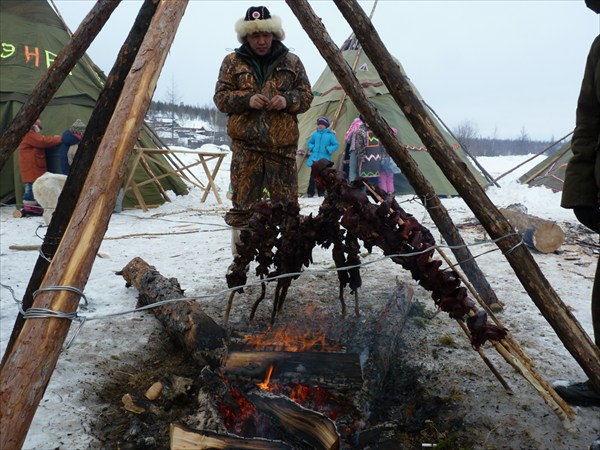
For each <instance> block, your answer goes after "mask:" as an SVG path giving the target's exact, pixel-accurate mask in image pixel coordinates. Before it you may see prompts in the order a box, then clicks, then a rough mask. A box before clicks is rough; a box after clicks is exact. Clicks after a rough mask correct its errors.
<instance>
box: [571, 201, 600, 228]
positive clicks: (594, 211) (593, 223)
mask: <svg viewBox="0 0 600 450" xmlns="http://www.w3.org/2000/svg"><path fill="white" fill-rule="evenodd" d="M573 212H574V213H575V217H577V220H579V222H581V223H582V224H583V225H585V226H586V227H588V228H589V229H591V230H594V231H595V232H596V233H600V208H598V207H597V206H576V207H575V208H573Z"/></svg>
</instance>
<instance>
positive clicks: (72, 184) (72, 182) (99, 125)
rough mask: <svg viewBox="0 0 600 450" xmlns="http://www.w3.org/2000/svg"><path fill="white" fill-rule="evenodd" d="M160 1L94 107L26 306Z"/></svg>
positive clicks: (136, 30) (138, 22)
mask: <svg viewBox="0 0 600 450" xmlns="http://www.w3.org/2000/svg"><path fill="white" fill-rule="evenodd" d="M157 4H158V0H145V1H144V4H143V5H142V7H141V8H140V12H139V13H138V16H137V17H136V19H135V23H134V24H133V26H132V28H131V31H130V32H129V35H128V36H127V39H126V41H125V43H124V44H123V46H122V47H121V50H120V51H119V54H118V55H117V59H116V61H115V64H114V66H113V68H112V70H111V72H110V74H109V75H108V78H107V80H106V84H105V86H104V89H103V90H102V92H101V93H100V96H99V97H98V99H97V101H96V106H95V107H94V110H93V112H92V115H91V117H90V120H89V122H88V125H87V128H86V133H85V134H84V135H83V138H82V139H81V142H80V143H79V151H78V152H77V158H75V160H74V161H73V168H74V170H72V171H71V174H70V176H69V177H68V178H67V180H66V182H65V186H64V187H63V190H62V192H61V194H60V197H59V199H58V204H57V206H56V211H55V212H54V216H53V217H52V221H51V222H50V225H49V226H48V230H47V231H46V236H45V237H44V243H43V244H42V247H41V253H42V255H40V257H39V258H38V260H37V262H36V264H35V267H34V269H33V273H32V275H31V278H30V279H29V284H28V285H27V289H26V291H25V294H24V296H23V301H22V307H23V309H29V308H31V305H32V304H33V293H34V292H35V291H37V290H38V289H39V287H40V283H41V282H42V280H43V279H44V277H45V276H46V271H47V270H48V265H49V260H50V259H52V258H53V257H54V254H55V253H56V250H57V248H58V244H59V243H60V241H61V240H62V237H63V235H64V232H65V230H66V229H67V226H68V224H69V221H70V219H71V216H72V215H73V210H74V209H75V204H76V202H77V199H78V198H79V194H80V193H81V190H82V188H83V184H84V183H85V180H86V178H87V175H88V173H89V171H90V167H91V166H92V163H93V162H94V159H95V157H96V151H97V150H98V147H99V145H100V141H101V140H102V136H104V133H105V132H106V128H107V127H108V123H109V122H110V119H111V117H112V115H113V113H114V111H115V108H116V105H117V101H118V100H119V96H120V95H121V91H122V90H123V86H124V84H125V78H126V77H127V74H128V73H129V71H130V70H131V66H132V65H133V61H134V60H135V57H136V55H137V53H138V50H139V49H140V46H141V45H142V41H143V39H144V36H145V35H146V32H147V31H148V27H149V26H150V21H151V20H152V16H153V15H154V12H155V11H156V6H157ZM24 323H25V319H24V318H23V316H21V315H18V316H17V318H16V320H15V325H14V327H13V331H12V333H11V336H10V339H9V341H8V344H7V346H6V351H5V353H4V356H3V358H2V362H1V363H0V371H1V370H2V366H4V364H5V362H6V356H7V355H8V354H10V353H11V348H12V346H13V345H14V343H15V340H16V338H17V336H18V335H19V333H20V331H21V328H22V327H23V324H24Z"/></svg>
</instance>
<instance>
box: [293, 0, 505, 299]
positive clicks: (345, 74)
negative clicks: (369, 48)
mask: <svg viewBox="0 0 600 450" xmlns="http://www.w3.org/2000/svg"><path fill="white" fill-rule="evenodd" d="M286 3H287V4H288V6H289V7H290V9H291V10H292V11H293V12H294V14H295V15H296V17H297V18H298V20H299V21H300V24H301V25H302V27H303V28H304V30H305V31H306V32H307V34H308V35H309V36H310V38H311V39H312V41H313V42H314V44H315V45H316V47H317V48H318V50H319V52H320V53H321V55H322V56H323V58H324V59H325V60H326V61H327V64H328V65H329V67H330V69H331V70H332V72H333V73H334V75H335V76H336V78H337V79H338V82H339V83H340V85H341V86H342V87H343V88H344V92H346V93H347V94H348V97H350V99H351V100H352V103H354V105H355V106H356V107H357V108H358V110H359V112H360V113H361V114H362V115H363V116H364V117H366V118H367V120H368V122H369V125H371V127H372V128H373V130H375V133H376V134H377V136H378V137H379V139H381V141H382V143H383V145H384V146H385V148H386V150H387V152H388V153H389V154H390V156H392V158H393V159H394V161H395V162H396V164H398V167H400V169H401V170H402V173H403V174H404V175H405V176H406V177H407V179H408V181H409V182H410V184H411V185H412V187H413V188H414V189H415V191H416V192H417V194H418V195H419V197H420V199H421V201H422V203H423V205H424V206H425V207H426V209H427V212H428V213H429V214H430V216H431V218H432V219H433V221H434V222H435V224H436V226H437V227H438V229H439V230H440V233H442V236H443V237H444V240H445V241H446V242H447V243H448V244H450V245H452V246H453V248H452V252H453V253H454V255H455V256H456V260H457V261H460V266H461V267H462V269H463V271H464V272H465V274H466V275H467V277H469V280H471V282H472V283H473V284H474V285H475V286H476V287H477V290H478V291H479V292H481V294H482V296H483V298H485V301H486V303H487V304H489V305H492V304H494V303H498V299H497V297H496V294H495V293H494V291H493V290H492V288H491V286H490V284H489V283H488V281H487V279H486V278H485V276H484V275H483V272H482V271H481V269H480V268H479V267H478V266H477V263H476V262H475V259H474V258H473V255H472V254H471V252H470V250H469V249H468V247H467V246H466V244H465V242H464V240H463V239H462V237H461V235H460V233H459V232H458V229H457V228H456V226H455V225H454V223H453V222H452V219H451V218H450V216H449V215H448V211H447V210H446V208H445V207H444V205H442V203H441V201H440V199H439V197H438V196H437V195H436V193H435V190H434V189H433V186H432V185H431V183H429V181H428V180H427V178H426V177H425V176H424V175H423V173H422V172H421V170H420V169H419V166H418V165H417V163H416V162H415V161H414V159H412V157H411V156H410V154H409V152H408V150H407V149H406V148H404V147H402V146H401V145H400V143H399V142H398V139H397V138H396V136H395V135H394V133H393V132H392V130H391V128H390V127H389V125H388V123H387V122H386V121H385V120H384V119H383V118H382V117H381V116H380V115H379V114H378V112H377V110H376V109H375V107H374V106H373V105H372V104H371V103H370V102H369V100H368V99H367V97H366V95H365V92H364V90H363V88H362V87H361V86H360V83H359V82H358V80H357V79H356V75H355V74H354V72H352V70H351V69H350V67H349V65H348V63H347V62H346V60H345V59H344V58H343V57H342V55H341V54H340V52H339V49H338V48H337V46H336V45H335V43H334V42H333V41H332V40H331V37H330V36H329V34H328V33H327V31H326V30H325V27H324V25H323V23H322V22H321V19H319V18H318V17H317V16H316V14H315V13H314V11H313V10H312V9H311V7H310V5H309V4H308V2H307V1H306V0H301V1H294V0H286ZM356 7H357V8H359V9H360V6H358V5H356ZM370 59H371V61H373V58H370ZM365 112H368V115H365V114H364V113H365ZM461 164H462V163H461ZM464 170H467V169H466V168H464Z"/></svg>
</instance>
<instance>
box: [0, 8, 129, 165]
mask: <svg viewBox="0 0 600 450" xmlns="http://www.w3.org/2000/svg"><path fill="white" fill-rule="evenodd" d="M119 3H120V0H106V1H103V2H97V3H96V4H95V5H94V7H93V8H92V10H91V11H90V12H89V13H88V15H87V16H86V17H85V19H83V22H81V25H80V27H79V28H78V29H77V31H76V32H75V34H74V35H73V38H72V39H71V40H70V41H69V43H68V44H67V45H66V46H65V48H63V49H62V50H61V52H60V53H59V54H58V56H57V57H56V59H55V60H54V62H53V63H52V65H51V66H50V68H49V69H48V70H47V71H46V72H44V75H43V76H42V78H41V79H40V81H39V82H38V83H37V85H36V86H35V87H34V88H33V90H32V91H31V94H30V95H29V97H28V98H27V100H26V101H25V103H24V104H23V106H22V107H21V109H19V111H18V112H17V114H15V116H14V118H13V120H12V122H11V123H10V125H9V127H8V128H7V129H6V131H5V132H4V133H3V134H2V136H0V168H2V167H4V164H5V163H6V161H8V159H9V158H10V156H11V155H12V154H13V152H14V151H15V149H16V148H17V147H18V145H19V143H20V142H21V141H22V140H23V137H24V136H25V134H27V132H28V131H29V129H30V128H31V126H32V125H33V123H34V122H35V121H36V120H37V118H38V117H39V116H40V114H41V113H42V111H43V110H44V108H45V107H46V106H47V105H48V103H49V102H50V100H52V97H53V96H54V94H56V91H58V89H59V88H60V86H61V85H62V83H63V81H64V80H65V78H66V77H67V76H68V75H69V72H70V71H71V70H72V69H73V67H75V65H76V64H77V61H79V59H80V58H81V57H82V56H83V55H84V54H85V51H86V49H87V48H88V47H89V46H90V43H91V42H92V41H93V40H94V38H95V37H96V36H97V35H98V33H99V32H100V30H101V29H102V27H103V26H104V24H105V23H106V21H107V20H108V18H109V17H110V15H111V14H112V12H113V11H114V10H115V8H116V7H117V6H118V5H119Z"/></svg>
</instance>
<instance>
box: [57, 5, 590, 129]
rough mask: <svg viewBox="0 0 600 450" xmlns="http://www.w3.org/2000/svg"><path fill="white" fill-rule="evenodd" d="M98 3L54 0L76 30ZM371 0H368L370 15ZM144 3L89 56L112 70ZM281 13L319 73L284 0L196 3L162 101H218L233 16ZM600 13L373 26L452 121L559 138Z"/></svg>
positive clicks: (422, 11) (486, 11) (338, 30)
mask: <svg viewBox="0 0 600 450" xmlns="http://www.w3.org/2000/svg"><path fill="white" fill-rule="evenodd" d="M93 3H94V2H93V1H91V0H55V4H56V5H57V7H58V9H59V11H60V12H61V14H62V15H63V17H64V19H65V21H66V23H67V25H68V26H69V27H70V28H71V29H72V30H73V31H75V29H76V28H77V27H78V25H79V23H80V22H81V20H82V19H83V18H84V17H85V15H86V14H87V13H88V12H89V10H90V9H91V8H92V6H93ZM309 3H310V4H311V6H312V8H313V9H314V10H315V12H316V13H317V15H318V16H319V17H321V19H322V21H323V23H324V24H325V26H326V28H327V30H328V32H329V34H330V35H331V37H332V38H333V40H334V41H335V42H336V43H338V45H341V44H342V42H343V41H344V40H345V39H346V38H347V37H348V36H349V35H350V33H351V29H350V26H349V25H348V24H347V23H346V21H345V20H344V18H343V17H342V15H341V14H340V12H339V11H338V9H337V7H336V6H335V3H333V1H331V0H317V1H315V0H312V1H309ZM373 4H374V2H373V1H360V5H361V6H362V7H363V9H364V10H365V11H366V12H367V14H370V12H371V9H372V7H373ZM140 5H141V1H138V0H123V2H122V4H121V5H119V7H118V8H117V9H116V11H115V12H114V13H113V15H112V16H111V18H110V19H109V21H108V23H107V24H106V25H105V27H104V29H103V30H102V31H101V32H100V34H99V35H98V37H97V38H96V40H95V41H94V43H93V44H92V45H91V47H90V49H89V51H88V54H89V55H90V56H91V58H92V59H93V60H94V62H95V63H96V64H97V65H98V66H100V67H101V68H102V69H103V70H104V71H105V73H107V74H108V72H109V71H110V69H111V67H112V65H113V63H114V61H115V58H116V55H117V53H118V50H119V48H120V46H121V45H122V43H123V41H124V40H125V37H126V36H127V33H128V32H129V30H130V28H131V25H132V24H133V21H134V19H135V16H136V14H137V12H138V10H139V8H140ZM258 5H265V6H267V7H268V8H269V10H270V11H271V14H275V15H279V16H280V17H281V19H282V21H283V28H284V30H285V32H286V39H285V41H284V43H285V44H286V45H287V46H288V47H289V48H290V49H292V51H293V52H294V53H297V54H298V55H299V56H300V57H301V59H302V61H303V62H304V65H305V67H306V70H307V72H308V76H309V78H310V80H311V82H315V81H316V80H317V78H318V77H319V75H320V74H321V72H322V71H323V69H324V67H325V62H324V60H323V59H322V57H321V55H320V54H319V52H318V50H317V49H316V47H315V46H314V44H313V43H312V41H311V40H310V38H309V37H308V36H307V35H306V33H305V32H304V30H303V29H302V27H301V26H300V23H299V22H298V19H297V18H296V17H295V16H294V14H293V13H292V12H291V10H290V9H289V7H288V6H287V4H286V3H285V2H284V1H283V0H279V1H262V2H261V1H260V0H251V1H235V0H219V1H213V0H190V1H189V4H188V7H187V9H186V13H185V15H184V17H183V19H182V22H181V24H180V27H179V29H178V32H177V36H176V38H175V41H174V43H173V46H172V47H171V51H170V54H169V56H168V58H167V61H166V63H165V66H164V68H163V71H162V74H161V78H160V81H159V84H158V87H157V90H156V92H155V94H154V100H163V101H165V100H167V99H168V92H169V90H170V89H171V88H172V87H173V86H174V87H175V90H176V92H177V94H178V96H179V97H180V98H181V101H183V102H184V103H186V104H191V105H212V104H213V103H212V96H213V91H214V87H215V81H216V79H217V75H218V72H219V67H220V64H221V61H222V60H223V57H224V56H225V55H226V54H227V53H229V52H230V51H231V50H232V49H233V48H235V47H238V46H239V43H238V42H237V39H236V36H235V32H234V29H233V28H234V24H235V21H236V20H238V19H239V18H241V17H243V15H244V14H245V11H246V9H247V8H248V7H249V6H258ZM599 23H600V22H599V17H598V15H597V14H595V13H593V12H592V11H591V10H589V9H588V8H586V6H585V2H584V0H562V1H561V0H554V1H541V0H536V1H520V0H513V1H491V0H479V1H474V0H471V1H451V0H439V1H428V0H418V1H404V0H379V2H378V3H377V7H376V9H375V13H374V16H373V24H374V26H375V28H376V30H377V32H378V33H379V35H380V36H381V39H382V40H383V42H384V44H385V45H386V47H387V48H388V50H389V51H390V53H391V54H392V55H394V56H395V57H396V58H398V59H399V60H400V62H401V63H402V65H403V66H404V69H405V70H406V73H407V74H408V76H409V77H410V78H411V80H412V81H413V82H414V83H415V85H416V86H417V88H418V89H419V91H420V93H421V94H422V95H423V97H424V99H425V100H426V101H427V103H428V104H429V105H430V106H431V107H432V108H433V109H434V110H435V111H436V112H437V113H438V115H439V116H441V118H442V119H443V120H444V122H445V123H446V124H447V125H448V126H449V127H450V128H454V127H456V126H457V125H458V124H460V123H462V122H464V121H470V122H472V123H474V124H475V125H476V126H477V130H478V132H479V133H480V134H481V135H482V136H485V137H494V136H496V137H499V138H509V139H513V138H517V137H519V136H520V135H521V132H522V130H524V131H525V132H526V133H527V134H528V135H529V137H530V138H532V139H543V140H550V139H552V138H555V139H558V138H560V137H562V136H563V135H565V134H567V133H569V132H570V131H572V129H573V126H574V122H575V107H576V102H577V96H578V93H579V88H580V85H581V79H582V75H583V69H584V65H585V59H586V57H587V53H588V50H589V48H590V45H591V43H592V41H593V39H594V38H595V37H596V36H597V35H598V32H599V28H600V27H599Z"/></svg>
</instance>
